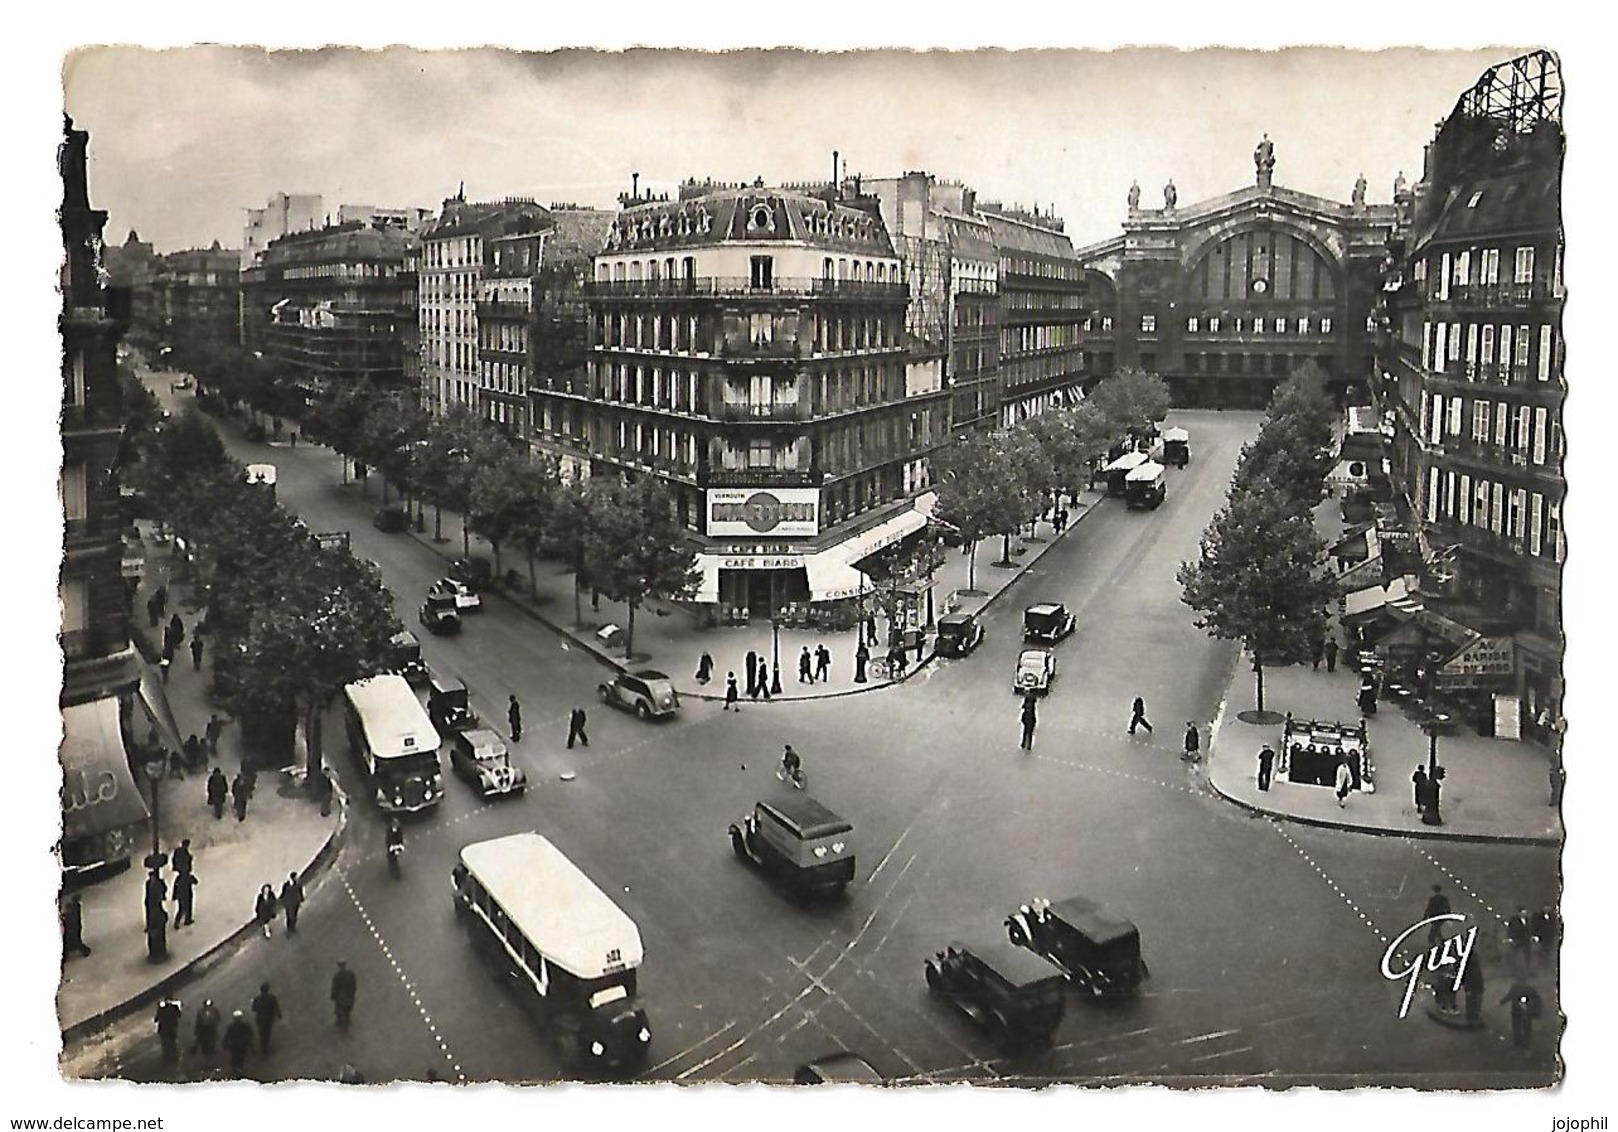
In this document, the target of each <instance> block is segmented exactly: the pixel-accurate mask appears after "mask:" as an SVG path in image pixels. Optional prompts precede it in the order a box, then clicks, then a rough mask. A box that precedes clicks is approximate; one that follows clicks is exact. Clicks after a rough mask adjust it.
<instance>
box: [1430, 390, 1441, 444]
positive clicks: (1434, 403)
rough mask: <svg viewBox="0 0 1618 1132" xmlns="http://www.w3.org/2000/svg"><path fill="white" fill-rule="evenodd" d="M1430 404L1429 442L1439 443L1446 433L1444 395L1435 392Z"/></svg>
mask: <svg viewBox="0 0 1618 1132" xmlns="http://www.w3.org/2000/svg"><path fill="white" fill-rule="evenodd" d="M1429 405H1430V408H1429V413H1428V418H1427V423H1428V429H1427V442H1428V443H1429V444H1437V443H1438V442H1439V441H1440V440H1441V439H1443V435H1444V395H1443V394H1442V393H1434V394H1433V395H1432V400H1431V401H1430V402H1429Z"/></svg>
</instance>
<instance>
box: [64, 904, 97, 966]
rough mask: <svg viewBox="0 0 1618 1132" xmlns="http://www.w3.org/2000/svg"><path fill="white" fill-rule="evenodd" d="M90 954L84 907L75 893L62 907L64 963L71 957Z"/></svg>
mask: <svg viewBox="0 0 1618 1132" xmlns="http://www.w3.org/2000/svg"><path fill="white" fill-rule="evenodd" d="M89 954H90V949H89V947H87V946H86V945H85V942H84V905H83V902H82V901H81V900H80V899H79V894H78V893H76V892H75V893H74V894H73V895H72V896H69V897H68V898H67V903H66V904H64V905H62V961H63V962H64V963H65V962H66V961H67V959H68V956H70V955H86V956H87V955H89Z"/></svg>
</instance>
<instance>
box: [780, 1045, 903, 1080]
mask: <svg viewBox="0 0 1618 1132" xmlns="http://www.w3.org/2000/svg"><path fill="white" fill-rule="evenodd" d="M792 1083H793V1084H794V1085H882V1084H886V1083H887V1082H886V1080H885V1078H883V1076H882V1074H880V1073H878V1072H877V1071H876V1069H875V1068H874V1067H872V1065H871V1063H870V1062H869V1061H866V1060H865V1059H864V1058H863V1057H861V1056H860V1055H859V1054H857V1053H849V1052H848V1051H847V1050H846V1049H844V1050H838V1051H837V1052H836V1053H828V1054H826V1055H825V1056H824V1057H817V1058H815V1059H814V1060H813V1061H806V1062H804V1063H803V1064H802V1065H800V1066H798V1068H797V1069H796V1070H795V1071H794V1072H793V1074H792Z"/></svg>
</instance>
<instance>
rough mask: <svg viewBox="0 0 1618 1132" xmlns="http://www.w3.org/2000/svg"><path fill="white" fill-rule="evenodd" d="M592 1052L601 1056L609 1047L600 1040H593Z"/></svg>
mask: <svg viewBox="0 0 1618 1132" xmlns="http://www.w3.org/2000/svg"><path fill="white" fill-rule="evenodd" d="M590 1052H591V1053H593V1054H595V1056H597V1057H600V1056H601V1055H602V1054H604V1053H606V1052H607V1047H606V1046H604V1045H602V1044H601V1043H600V1042H591V1043H590Z"/></svg>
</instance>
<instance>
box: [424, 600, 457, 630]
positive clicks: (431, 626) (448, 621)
mask: <svg viewBox="0 0 1618 1132" xmlns="http://www.w3.org/2000/svg"><path fill="white" fill-rule="evenodd" d="M417 616H418V617H420V618H421V623H422V625H424V626H425V627H426V629H427V631H428V632H429V633H436V634H438V635H439V636H447V635H449V634H451V633H459V632H460V631H461V614H460V611H459V610H457V609H456V608H455V599H454V598H452V597H443V596H439V597H433V596H432V595H430V594H429V595H428V597H427V600H426V601H424V602H422V604H421V609H420V610H419V611H418V612H417Z"/></svg>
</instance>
